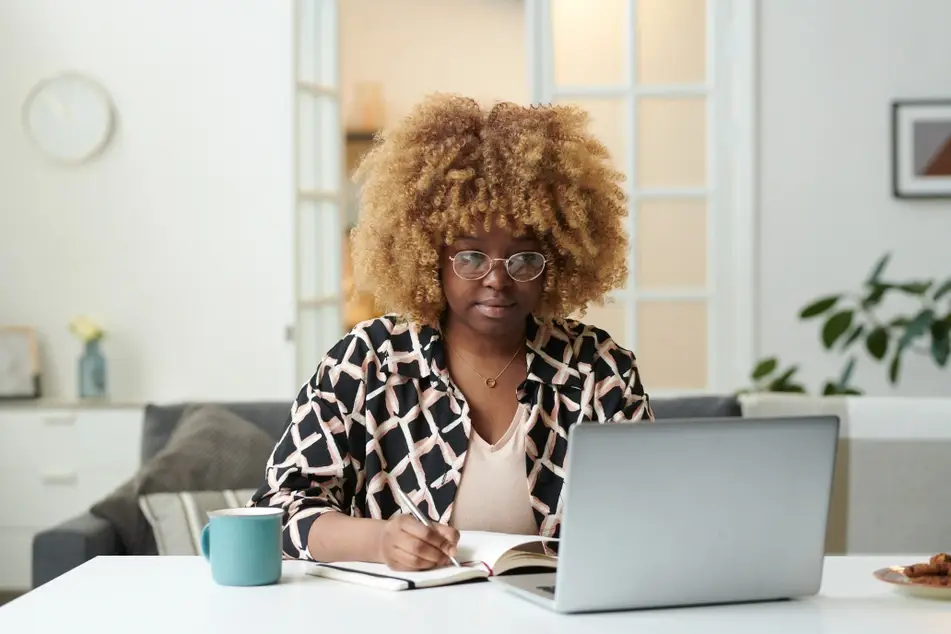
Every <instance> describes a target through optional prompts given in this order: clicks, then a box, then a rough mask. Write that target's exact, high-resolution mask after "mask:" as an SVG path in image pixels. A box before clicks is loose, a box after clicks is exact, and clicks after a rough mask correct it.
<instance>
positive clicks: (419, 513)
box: [394, 486, 462, 568]
mask: <svg viewBox="0 0 951 634" xmlns="http://www.w3.org/2000/svg"><path fill="white" fill-rule="evenodd" d="M394 488H395V489H396V494H397V495H398V496H399V498H400V501H401V502H402V503H403V504H404V505H406V506H408V507H409V512H410V513H412V514H413V517H415V518H416V519H418V520H419V521H420V522H421V523H422V524H423V526H430V527H431V526H432V523H431V522H430V521H429V518H427V517H426V516H425V515H423V512H422V511H420V510H419V508H418V507H417V506H416V505H415V504H413V501H412V500H411V499H409V496H408V495H406V493H405V492H403V489H401V488H400V487H399V486H396V487H394ZM449 561H451V562H452V565H453V566H455V567H456V568H462V566H460V565H459V562H458V561H456V558H455V557H451V556H450V557H449Z"/></svg>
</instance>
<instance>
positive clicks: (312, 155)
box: [292, 0, 344, 386]
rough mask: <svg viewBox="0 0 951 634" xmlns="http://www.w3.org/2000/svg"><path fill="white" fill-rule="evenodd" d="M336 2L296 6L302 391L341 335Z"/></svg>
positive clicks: (297, 335)
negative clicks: (304, 384) (305, 383)
mask: <svg viewBox="0 0 951 634" xmlns="http://www.w3.org/2000/svg"><path fill="white" fill-rule="evenodd" d="M338 9H339V7H338V0H294V20H293V22H294V68H295V70H294V92H295V101H294V104H295V106H294V107H295V117H294V126H295V129H294V130H293V135H294V146H295V156H294V170H295V173H294V194H295V196H294V204H295V211H294V250H295V257H294V262H295V267H296V270H295V272H294V288H295V292H294V297H295V307H294V309H295V323H294V328H293V333H292V335H293V338H294V342H295V350H296V371H295V378H296V379H297V385H298V386H299V385H302V384H303V383H304V382H305V381H307V380H308V379H309V378H310V377H311V376H312V375H313V373H314V371H315V370H316V369H317V364H318V363H319V362H320V360H321V358H322V357H323V356H324V354H325V353H326V352H327V351H328V350H329V349H330V347H331V346H332V345H333V344H334V343H335V342H336V341H337V340H338V339H339V338H340V337H341V336H342V335H343V326H342V324H343V319H342V313H343V292H342V285H341V269H342V267H341V263H342V246H343V237H344V236H343V221H342V213H343V211H342V207H343V193H342V185H343V182H342V178H343V134H344V133H343V126H342V120H341V113H340V68H339V67H340V63H339V57H340V56H339V41H338V40H339V16H338Z"/></svg>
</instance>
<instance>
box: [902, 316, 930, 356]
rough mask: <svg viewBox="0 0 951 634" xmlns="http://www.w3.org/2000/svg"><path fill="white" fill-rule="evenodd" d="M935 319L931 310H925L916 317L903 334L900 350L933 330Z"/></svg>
mask: <svg viewBox="0 0 951 634" xmlns="http://www.w3.org/2000/svg"><path fill="white" fill-rule="evenodd" d="M934 317H935V315H934V311H933V310H931V309H930V308H925V309H924V310H922V311H921V312H920V313H918V314H917V315H915V318H914V319H912V320H911V321H910V322H908V325H907V326H906V327H905V332H904V333H903V334H902V336H901V339H899V340H898V348H899V349H903V348H907V347H908V345H909V344H910V343H911V342H912V341H914V340H915V339H917V338H918V337H920V336H921V335H923V334H925V332H926V331H927V330H928V329H929V328H931V324H932V322H934Z"/></svg>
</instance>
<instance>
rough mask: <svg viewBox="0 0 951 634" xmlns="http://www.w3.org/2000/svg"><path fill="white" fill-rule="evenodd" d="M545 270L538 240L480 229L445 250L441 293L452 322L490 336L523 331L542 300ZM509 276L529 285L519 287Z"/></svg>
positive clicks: (523, 284)
mask: <svg viewBox="0 0 951 634" xmlns="http://www.w3.org/2000/svg"><path fill="white" fill-rule="evenodd" d="M512 256H515V257H514V258H513V257H512ZM496 258H497V259H496ZM509 258H511V259H509ZM505 259H508V262H507V263H506V262H505V261H503V260H505ZM493 260H494V261H493ZM506 264H507V265H508V268H507V269H506ZM489 266H491V270H489V272H488V274H484V273H485V270H486V269H487V268H488V267H489ZM544 270H545V261H544V258H543V256H542V255H541V253H540V250H539V244H538V242H537V241H536V240H534V239H532V238H528V237H522V238H515V237H513V236H512V234H511V233H510V232H509V230H508V229H505V228H502V227H498V226H493V228H492V230H491V231H486V230H485V229H484V228H483V227H482V226H479V227H478V228H477V229H476V230H475V231H474V232H473V233H472V234H471V235H467V236H463V237H460V238H459V239H457V240H456V241H455V242H453V244H451V245H450V246H449V247H447V248H446V249H444V253H443V261H442V272H441V275H442V287H443V292H444V293H445V295H446V302H447V303H448V304H449V312H450V316H451V318H453V319H457V320H459V321H461V322H462V323H464V324H465V325H467V326H468V327H469V328H470V329H471V330H473V331H475V332H478V333H481V334H485V335H489V336H491V335H501V334H509V333H514V332H518V331H521V330H522V329H523V328H524V327H525V319H526V317H528V315H530V314H531V313H532V311H534V310H535V308H536V306H537V305H538V302H539V300H540V299H541V295H542V288H543V285H544V280H545V273H544ZM509 271H511V273H512V274H513V275H515V277H517V278H518V279H519V280H525V281H516V280H515V279H513V278H512V276H511V275H509ZM457 272H458V273H457ZM460 274H461V276H460ZM483 274H484V275H483ZM466 278H470V279H466Z"/></svg>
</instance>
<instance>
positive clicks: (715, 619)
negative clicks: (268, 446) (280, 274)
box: [0, 555, 951, 634]
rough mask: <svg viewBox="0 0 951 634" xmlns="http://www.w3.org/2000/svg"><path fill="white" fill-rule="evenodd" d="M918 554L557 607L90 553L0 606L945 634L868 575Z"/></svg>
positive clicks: (20, 612)
mask: <svg viewBox="0 0 951 634" xmlns="http://www.w3.org/2000/svg"><path fill="white" fill-rule="evenodd" d="M926 560H927V556H922V555H912V556H908V555H901V556H893V557H828V558H827V559H826V566H825V572H824V575H823V581H822V588H821V590H820V593H819V594H818V595H816V596H813V597H808V598H804V599H797V600H792V601H778V602H769V603H756V604H738V605H720V606H705V607H689V608H665V609H656V610H638V611H628V612H612V613H604V614H575V615H561V614H556V613H554V612H550V611H548V610H546V609H545V608H542V607H540V606H537V605H535V604H532V603H530V602H527V601H524V600H522V599H519V598H518V597H515V596H513V595H510V594H508V593H507V592H504V591H503V590H502V589H500V588H498V587H495V586H494V585H492V584H489V583H475V584H467V585H461V586H447V587H442V588H432V589H425V590H413V591H406V592H390V591H386V590H377V589H372V588H367V587H363V586H357V585H353V584H346V583H342V582H338V581H332V580H329V579H321V578H318V577H312V576H309V575H306V574H305V569H306V566H307V564H305V563H303V562H296V561H286V562H284V575H283V577H282V579H281V582H280V583H279V584H276V585H273V586H262V587H256V588H228V587H223V586H218V585H216V584H215V583H214V582H213V581H212V580H211V575H210V570H209V569H208V564H207V563H206V562H205V560H204V559H202V558H201V557H129V556H125V557H97V558H96V559H93V560H91V561H89V562H87V563H85V564H83V565H82V566H79V567H78V568H75V569H73V570H71V571H70V572H68V573H66V574H65V575H63V576H61V577H59V578H57V579H54V580H53V581H51V582H49V583H47V584H46V585H44V586H41V587H40V588H38V589H36V590H33V591H32V592H29V593H27V594H25V595H23V596H22V597H20V598H18V599H15V600H14V601H12V602H11V603H8V604H7V605H5V606H3V607H0V632H11V633H12V632H16V633H17V634H28V633H33V632H43V633H47V632H49V633H56V634H60V633H62V632H69V631H74V630H75V629H76V628H77V627H78V628H79V629H80V630H81V631H83V632H86V631H88V632H94V633H96V634H103V633H107V632H123V633H124V634H127V633H129V632H135V633H136V634H152V633H158V632H162V633H167V632H173V631H177V632H187V633H191V632H201V633H202V634H205V633H207V632H211V631H215V632H252V633H260V632H280V631H285V632H291V631H295V630H301V629H304V630H309V631H316V632H343V631H345V629H356V630H360V631H368V632H381V633H386V634H390V633H399V632H404V631H405V632H411V633H412V634H430V633H432V634H447V633H448V634H466V633H468V632H479V633H480V634H484V633H485V632H493V633H507V632H513V633H514V632H518V633H519V634H524V632H531V631H540V632H545V633H546V634H559V633H561V632H578V631H596V632H598V633H599V634H613V633H614V632H617V633H618V634H621V633H624V634H630V633H631V632H638V633H644V632H661V633H676V634H680V633H686V632H690V633H691V634H693V633H695V632H706V631H711V632H712V631H716V632H721V631H722V632H729V633H730V634H754V633H755V634H761V633H762V632H767V631H768V632H770V634H787V633H790V634H791V633H793V632H795V633H796V634H802V633H810V634H812V633H817V632H822V633H834V634H838V633H842V634H846V633H853V632H854V633H856V634H858V633H862V634H873V633H876V632H888V633H889V634H893V633H894V632H896V631H902V632H934V633H935V634H937V633H938V632H951V601H941V600H935V599H924V598H917V597H911V596H907V595H905V594H902V593H899V592H897V591H895V590H894V589H893V587H892V586H890V585H889V584H886V583H883V582H881V581H878V580H877V579H875V578H874V577H873V576H872V571H874V570H876V569H878V568H882V567H885V566H890V565H896V564H899V565H900V564H907V563H908V562H914V561H926Z"/></svg>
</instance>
